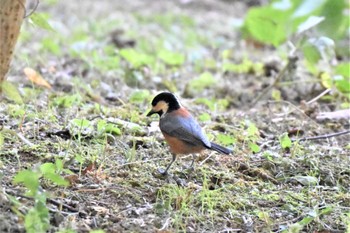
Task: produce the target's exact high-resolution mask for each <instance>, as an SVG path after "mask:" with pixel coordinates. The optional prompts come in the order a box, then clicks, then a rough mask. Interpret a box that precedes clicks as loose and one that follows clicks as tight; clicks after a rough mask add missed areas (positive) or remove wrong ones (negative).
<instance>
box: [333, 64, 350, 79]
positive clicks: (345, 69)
mask: <svg viewBox="0 0 350 233" xmlns="http://www.w3.org/2000/svg"><path fill="white" fill-rule="evenodd" d="M335 73H336V74H339V75H342V76H344V77H345V78H350V62H347V63H340V64H339V65H337V66H336V67H335Z"/></svg>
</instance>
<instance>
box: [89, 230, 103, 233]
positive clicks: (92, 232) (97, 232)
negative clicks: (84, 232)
mask: <svg viewBox="0 0 350 233" xmlns="http://www.w3.org/2000/svg"><path fill="white" fill-rule="evenodd" d="M89 233H105V231H104V230H92V231H90V232H89Z"/></svg>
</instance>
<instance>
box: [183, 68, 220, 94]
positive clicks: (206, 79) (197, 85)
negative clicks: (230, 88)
mask: <svg viewBox="0 0 350 233" xmlns="http://www.w3.org/2000/svg"><path fill="white" fill-rule="evenodd" d="M215 83H216V82H215V78H214V77H213V75H212V74H211V73H209V72H205V73H203V74H201V75H200V76H199V77H197V78H195V79H193V80H192V81H190V83H189V85H190V88H191V89H193V90H195V91H202V90H204V89H205V88H207V87H210V86H212V85H214V84H215Z"/></svg>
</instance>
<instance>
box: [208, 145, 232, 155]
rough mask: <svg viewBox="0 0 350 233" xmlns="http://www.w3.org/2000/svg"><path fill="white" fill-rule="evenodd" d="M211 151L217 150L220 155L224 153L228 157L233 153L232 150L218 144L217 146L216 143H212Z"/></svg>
mask: <svg viewBox="0 0 350 233" xmlns="http://www.w3.org/2000/svg"><path fill="white" fill-rule="evenodd" d="M210 149H212V150H215V151H217V152H219V153H222V154H226V155H228V154H231V153H232V150H230V149H228V148H226V147H223V146H220V145H218V144H216V143H214V142H211V148H210Z"/></svg>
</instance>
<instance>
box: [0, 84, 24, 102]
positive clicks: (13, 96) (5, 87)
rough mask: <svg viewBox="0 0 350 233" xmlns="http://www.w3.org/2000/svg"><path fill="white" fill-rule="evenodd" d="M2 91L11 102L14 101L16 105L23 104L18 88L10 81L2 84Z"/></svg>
mask: <svg viewBox="0 0 350 233" xmlns="http://www.w3.org/2000/svg"><path fill="white" fill-rule="evenodd" d="M1 89H2V92H3V93H4V95H5V96H6V97H7V98H9V99H10V100H12V101H14V102H15V103H16V104H23V100H22V97H21V95H20V94H19V92H18V90H17V88H16V87H15V86H14V85H12V83H10V82H8V81H3V82H2V83H1Z"/></svg>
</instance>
